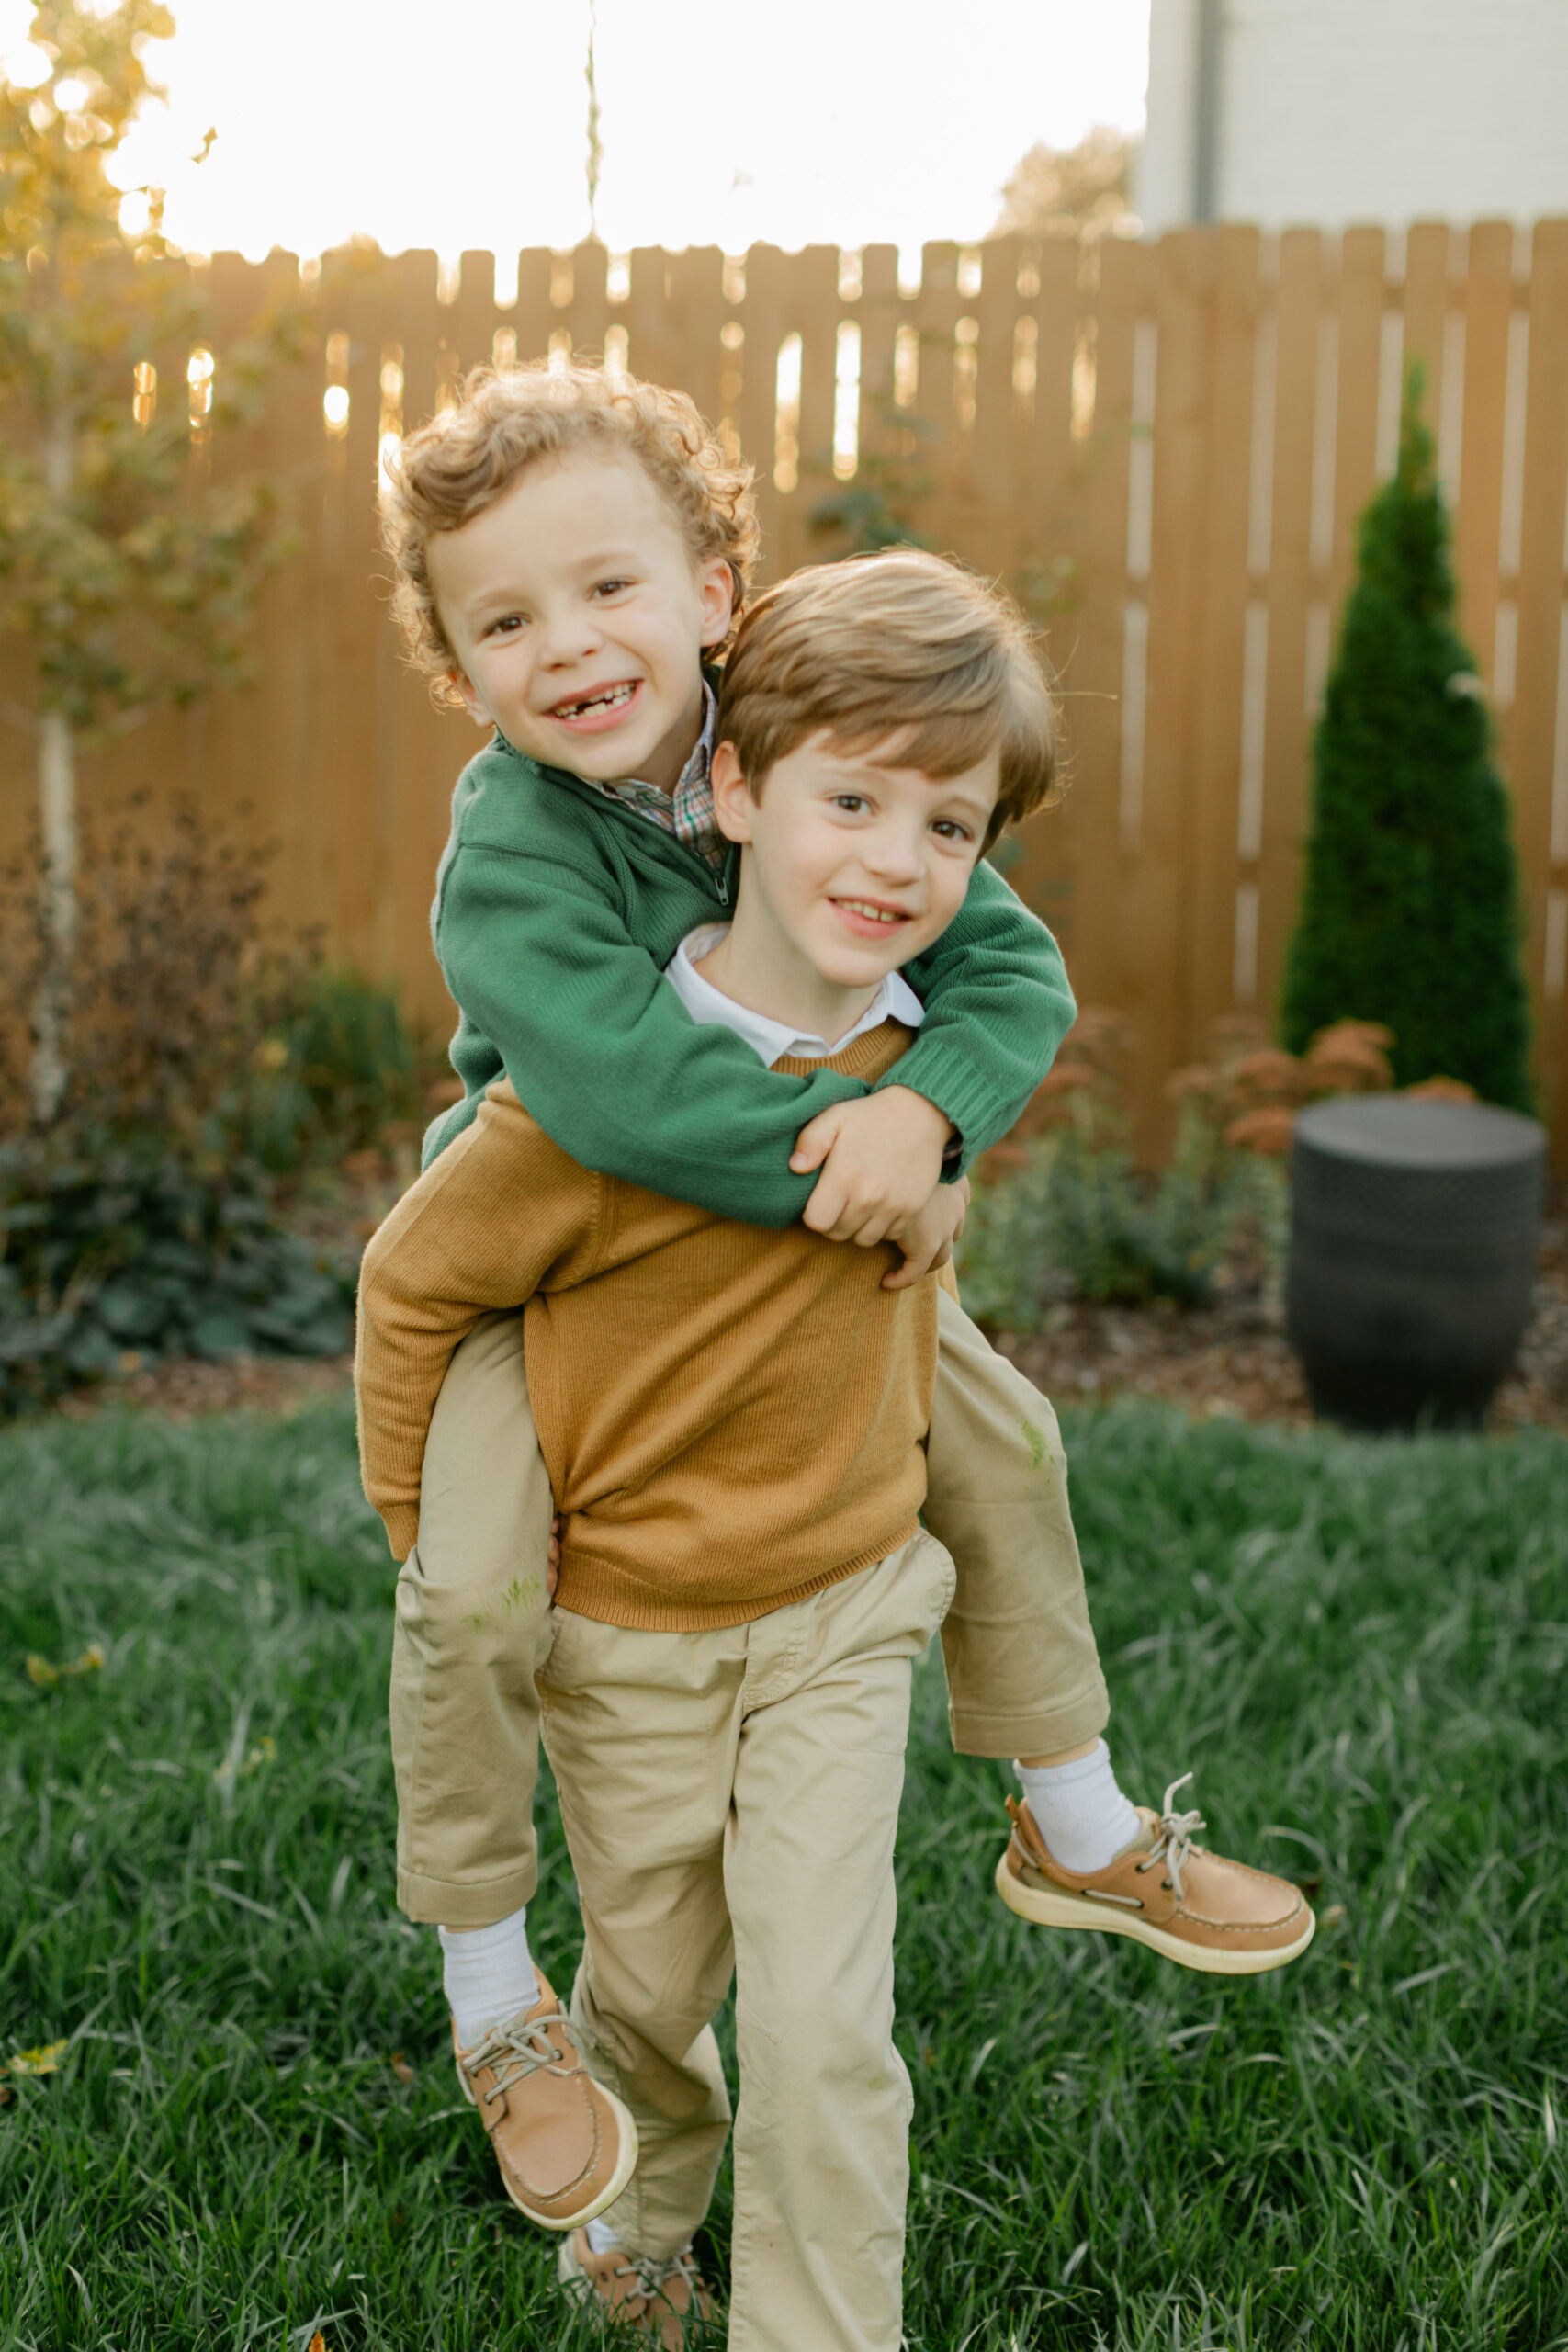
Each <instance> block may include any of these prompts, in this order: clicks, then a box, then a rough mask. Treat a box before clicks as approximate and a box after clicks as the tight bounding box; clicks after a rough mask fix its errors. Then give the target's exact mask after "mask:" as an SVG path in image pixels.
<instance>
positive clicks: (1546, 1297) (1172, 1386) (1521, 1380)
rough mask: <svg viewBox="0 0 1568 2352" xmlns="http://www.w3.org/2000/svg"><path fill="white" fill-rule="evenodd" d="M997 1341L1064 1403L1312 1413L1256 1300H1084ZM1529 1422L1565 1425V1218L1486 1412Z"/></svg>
mask: <svg viewBox="0 0 1568 2352" xmlns="http://www.w3.org/2000/svg"><path fill="white" fill-rule="evenodd" d="M997 1344H998V1347H999V1348H1000V1349H1001V1350H1002V1351H1003V1353H1004V1354H1006V1355H1009V1356H1010V1357H1011V1358H1012V1360H1013V1362H1014V1363H1016V1364H1017V1365H1018V1367H1019V1369H1020V1371H1021V1372H1023V1373H1025V1374H1027V1375H1028V1377H1029V1378H1030V1379H1031V1380H1032V1381H1033V1383H1034V1385H1035V1386H1036V1387H1037V1388H1041V1389H1043V1391H1044V1392H1045V1394H1046V1395H1047V1396H1048V1397H1054V1398H1055V1401H1056V1402H1057V1403H1058V1404H1059V1405H1071V1404H1077V1403H1080V1402H1084V1401H1087V1400H1089V1399H1091V1398H1103V1397H1116V1396H1124V1395H1130V1396H1134V1397H1163V1398H1165V1399H1166V1400H1167V1401H1168V1402H1169V1403H1172V1404H1177V1405H1181V1406H1184V1407H1185V1408H1186V1409H1187V1410H1188V1411H1189V1412H1190V1413H1194V1414H1199V1415H1204V1414H1225V1413H1228V1414H1234V1415H1235V1416H1237V1417H1239V1418H1240V1419H1243V1420H1247V1421H1285V1422H1294V1423H1296V1424H1301V1423H1303V1422H1305V1421H1307V1420H1309V1419H1311V1415H1310V1413H1309V1410H1308V1407H1307V1397H1306V1386H1305V1384H1304V1382H1303V1379H1302V1373H1301V1366H1300V1364H1299V1363H1297V1361H1296V1358H1295V1357H1294V1355H1293V1354H1292V1351H1291V1348H1290V1345H1289V1342H1288V1341H1287V1340H1286V1338H1285V1335H1284V1331H1283V1329H1282V1325H1281V1318H1280V1313H1279V1310H1278V1308H1277V1307H1276V1308H1274V1309H1273V1310H1272V1311H1270V1310H1269V1308H1268V1307H1267V1306H1263V1305H1261V1304H1260V1303H1259V1302H1258V1299H1256V1298H1251V1299H1247V1300H1244V1301H1237V1302H1235V1303H1232V1302H1228V1301H1227V1302H1224V1303H1222V1304H1221V1305H1219V1306H1213V1307H1206V1308H1201V1309H1198V1310H1195V1311H1187V1312H1183V1311H1182V1310H1180V1309H1179V1308H1177V1307H1174V1306H1169V1305H1161V1306H1153V1307H1143V1308H1135V1307H1125V1306H1096V1305H1094V1304H1092V1303H1091V1302H1089V1301H1087V1300H1079V1301H1077V1302H1076V1303H1074V1304H1073V1305H1071V1306H1058V1307H1056V1308H1055V1309H1054V1310H1053V1311H1052V1314H1051V1316H1050V1318H1049V1323H1048V1328H1047V1329H1046V1330H1045V1331H1044V1332H1043V1333H1041V1334H1040V1335H1039V1336H1037V1337H1031V1338H1028V1339H1015V1338H1014V1337H1012V1335H1011V1334H1010V1333H1008V1332H1002V1333H1001V1334H999V1335H998V1342H997ZM1526 1422H1532V1423H1536V1424H1538V1425H1542V1426H1545V1427H1548V1428H1552V1429H1560V1430H1568V1219H1554V1220H1553V1221H1551V1222H1550V1223H1549V1224H1548V1225H1547V1227H1546V1228H1545V1233H1544V1237H1543V1241H1542V1248H1541V1261H1540V1277H1539V1280H1538V1283H1537V1287H1536V1308H1535V1314H1534V1316H1533V1317H1532V1318H1531V1322H1530V1326H1529V1330H1528V1331H1527V1333H1526V1335H1525V1340H1524V1345H1523V1346H1522V1347H1521V1349H1520V1351H1519V1361H1518V1363H1517V1366H1516V1367H1515V1369H1514V1371H1513V1372H1512V1374H1510V1375H1509V1377H1508V1378H1507V1380H1506V1381H1505V1382H1504V1384H1503V1386H1502V1388H1501V1389H1500V1390H1499V1392H1498V1395H1497V1398H1496V1402H1495V1404H1494V1406H1493V1408H1492V1410H1491V1412H1490V1414H1489V1415H1488V1417H1487V1426H1488V1427H1489V1428H1492V1429H1498V1430H1506V1429H1517V1428H1518V1427H1520V1426H1521V1425H1522V1424H1524V1423H1526Z"/></svg>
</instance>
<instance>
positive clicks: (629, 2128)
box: [452, 1971, 637, 2230]
mask: <svg viewBox="0 0 1568 2352" xmlns="http://www.w3.org/2000/svg"><path fill="white" fill-rule="evenodd" d="M536 1973H538V1977H539V1998H538V2000H537V2001H536V2003H535V2004H534V2007H532V2008H531V2009H524V2010H520V2011H519V2012H518V2014H517V2016H516V2017H514V2018H510V2019H509V2020H508V2021H507V2023H506V2024H505V2025H503V2026H500V2027H498V2028H497V2029H496V2030H495V2031H494V2032H493V2033H489V2034H487V2035H486V2036H485V2038H484V2040H483V2041H479V2042H476V2043H475V2045H474V2047H473V2049H471V2050H463V2049H460V2048H459V2047H458V2045H457V2030H456V2028H454V2029H453V2034H452V2045H453V2051H454V2053H455V2056H456V2060H457V2087H458V2088H459V2090H460V2091H461V2092H462V2094H463V2097H464V2098H466V2099H467V2100H468V2105H469V2106H470V2107H472V2108H476V2109H478V2110H479V2120H480V2122H481V2123H482V2124H483V2125H484V2127H485V2130H486V2131H487V2132H488V2133H489V2134H490V2143H491V2147H492V2148H493V2149H494V2151H495V2157H496V2163H497V2165H498V2166H499V2167H500V2171H501V2185H502V2188H504V2189H505V2191H506V2194H507V2196H508V2197H509V2198H510V2199H512V2202H513V2205H515V2206H516V2208H517V2211H519V2212H520V2213H523V2214H525V2215H526V2217H527V2219H528V2220H529V2221H530V2222H536V2223H537V2224H538V2226H539V2228H540V2229H542V2230H577V2229H581V2228H582V2227H583V2225H584V2224H585V2223H587V2222H592V2220H593V2218H594V2216H595V2215H596V2214H599V2213H603V2212H604V2210H605V2208H606V2207H607V2206H610V2205H613V2204H614V2203H615V2199H616V2198H617V2197H619V2195H620V2194H621V2191H622V2190H623V2189H624V2188H626V2183H627V2181H628V2180H630V2178H631V2177H632V2174H633V2173H634V2172H635V2171H636V2169H637V2125H636V2123H635V2122H634V2121H633V2120H632V2116H631V2112H630V2110H629V2109H627V2108H626V2107H625V2106H624V2105H623V2104H622V2102H621V2100H619V2099H618V2098H616V2097H615V2093H614V2091H611V2090H606V2089H605V2087H604V2084H603V2083H600V2082H596V2081H595V2080H594V2078H593V2076H592V2075H591V2074H590V2073H589V2071H588V2069H587V2067H586V2066H585V2065H584V2064H583V2063H582V2056H581V2052H580V2051H579V2049H578V2048H577V2041H576V2034H575V2031H574V2030H573V2027H572V2024H571V2021H570V2018H568V2017H566V2016H565V2015H564V2013H563V2012H562V2009H561V2007H560V2004H559V2002H558V2000H557V1999H556V1996H555V1995H554V1993H553V1992H552V1991H551V1990H550V1987H549V1985H548V1984H547V1981H546V1978H545V1976H544V1973H543V1972H542V1971H539V1972H536Z"/></svg>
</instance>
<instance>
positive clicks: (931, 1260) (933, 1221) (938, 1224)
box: [882, 1176, 969, 1290]
mask: <svg viewBox="0 0 1568 2352" xmlns="http://www.w3.org/2000/svg"><path fill="white" fill-rule="evenodd" d="M968 1213H969V1179H968V1177H967V1176H960V1177H959V1179H958V1181H957V1182H956V1183H953V1184H939V1185H938V1186H937V1188H936V1191H935V1192H934V1193H932V1194H931V1199H930V1200H929V1201H928V1202H927V1203H926V1204H925V1207H924V1208H923V1209H921V1210H919V1212H918V1213H917V1215H916V1216H912V1217H911V1218H910V1219H909V1222H908V1225H905V1226H900V1227H898V1228H897V1231H895V1232H893V1233H891V1234H889V1236H888V1239H889V1240H890V1241H896V1242H897V1244H898V1247H899V1249H900V1250H902V1251H903V1252H904V1262H903V1264H902V1265H901V1266H896V1267H895V1268H894V1270H893V1272H891V1273H890V1274H884V1275H883V1277H882V1287H883V1289H884V1290H910V1289H912V1288H913V1287H914V1285H915V1283H919V1282H924V1280H925V1278H926V1276H927V1275H928V1274H934V1273H935V1272H936V1270H937V1268H938V1267H939V1266H945V1265H946V1263H947V1261H948V1260H949V1259H950V1258H951V1257H952V1255H953V1244H954V1243H955V1242H956V1241H957V1239H958V1237H959V1235H960V1234H961V1233H962V1232H963V1230H964V1218H965V1216H967V1215H968Z"/></svg>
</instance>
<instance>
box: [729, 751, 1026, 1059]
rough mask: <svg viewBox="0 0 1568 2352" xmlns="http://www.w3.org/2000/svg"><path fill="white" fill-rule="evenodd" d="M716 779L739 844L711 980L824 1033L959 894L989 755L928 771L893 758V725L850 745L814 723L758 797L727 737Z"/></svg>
mask: <svg viewBox="0 0 1568 2352" xmlns="http://www.w3.org/2000/svg"><path fill="white" fill-rule="evenodd" d="M713 782H714V803H715V807H716V811H717V814H718V820H719V824H720V826H721V827H722V829H723V831H725V832H726V833H727V834H728V837H729V839H730V840H731V841H738V842H741V843H742V844H743V845H744V851H743V858H742V865H741V881H740V890H739V899H738V902H737V906H736V913H735V922H734V924H733V926H732V929H731V932H730V935H729V938H728V941H727V942H726V953H725V956H724V957H723V959H722V961H723V967H724V971H725V976H726V977H725V978H724V979H723V981H722V982H721V983H720V984H721V985H723V986H725V987H726V988H727V989H729V992H730V993H732V994H735V995H737V996H739V998H740V1000H741V1001H743V1002H746V1003H750V1004H752V1005H753V1006H754V1008H755V1010H757V1011H758V1012H769V1013H772V1014H773V1016H774V1017H775V1018H777V1019H780V1020H793V1021H797V1022H799V1023H801V1024H802V1025H803V1027H805V1028H806V1029H807V1032H809V1033H812V1034H816V1035H821V1036H823V1037H825V1038H827V1039H828V1040H829V1043H831V1042H832V1041H833V1039H834V1037H835V1036H838V1035H842V1034H843V1031H844V1029H846V1028H848V1027H850V1026H852V1024H853V1023H854V1021H855V1020H856V1019H857V1018H858V1017H859V1014H860V1012H862V1011H863V1009H864V1006H865V1005H867V1004H869V1003H870V1001H871V1000H872V998H873V997H874V995H875V992H876V990H877V989H878V988H879V987H880V986H881V984H882V982H883V980H884V979H885V978H886V976H887V974H888V973H889V972H892V971H896V970H897V968H898V967H899V966H900V965H903V964H907V963H908V962H909V961H910V960H911V958H912V957H914V956H919V955H921V954H923V952H924V951H925V949H926V948H928V947H930V946H931V945H933V944H935V942H936V941H937V940H938V939H939V938H940V937H941V936H942V933H943V932H944V931H945V930H946V929H947V926H948V924H949V923H950V922H952V921H953V917H954V916H955V915H956V914H957V912H958V910H959V909H960V908H961V907H962V905H963V904H964V896H965V894H966V892H967V890H968V888H969V877H970V876H971V875H972V874H973V872H974V870H975V866H976V861H977V860H978V858H979V855H980V852H981V849H982V847H983V846H984V843H985V840H986V833H987V827H988V826H989V824H990V821H991V818H992V815H993V813H994V811H995V809H996V805H997V794H998V788H999V763H998V755H997V753H996V752H991V753H989V754H988V755H987V758H985V759H984V760H982V761H980V762H979V763H977V764H976V766H974V767H972V768H967V769H965V770H964V773H963V774H962V775H954V776H930V775H926V774H925V772H924V771H923V770H922V769H919V768H912V767H903V766H900V765H899V764H898V739H897V736H894V737H891V738H889V739H888V741H886V742H884V743H874V744H872V745H871V746H870V747H869V748H868V749H864V750H860V751H849V750H846V749H844V748H843V747H841V746H840V745H839V744H836V743H835V742H834V741H832V739H831V738H830V737H829V735H827V734H826V733H822V734H818V735H814V736H813V737H812V738H811V739H810V740H809V741H807V742H806V743H803V744H802V745H801V746H800V747H799V749H798V750H796V751H794V752H789V753H788V754H787V755H786V756H785V757H784V759H781V760H779V761H777V762H775V763H774V765H773V768H772V770H771V771H770V773H769V775H768V776H767V779H766V782H765V784H764V786H763V788H762V791H761V795H760V796H759V797H753V796H752V794H751V792H750V788H749V786H747V783H746V781H745V778H744V777H743V775H741V772H740V763H739V759H738V758H737V756H736V753H735V748H734V746H733V744H730V743H721V744H720V745H719V746H718V748H717V750H716V752H715V754H714V770H713ZM704 968H705V969H706V967H704ZM734 982H739V984H740V985H739V986H732V985H731V983H734ZM835 1024H837V1025H835Z"/></svg>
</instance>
